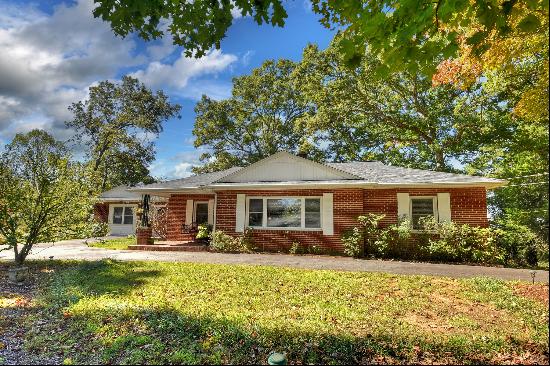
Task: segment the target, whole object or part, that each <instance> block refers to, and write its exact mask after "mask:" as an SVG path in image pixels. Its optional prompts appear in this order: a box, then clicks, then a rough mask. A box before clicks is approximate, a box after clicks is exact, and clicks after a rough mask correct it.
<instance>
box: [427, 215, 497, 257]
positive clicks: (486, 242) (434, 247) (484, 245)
mask: <svg viewBox="0 0 550 366" xmlns="http://www.w3.org/2000/svg"><path fill="white" fill-rule="evenodd" d="M426 227H427V228H429V229H431V230H433V231H434V234H435V235H434V236H433V237H431V238H429V239H428V242H427V244H426V245H424V246H422V247H421V250H422V251H424V252H425V253H428V254H429V256H428V257H429V259H431V260H436V261H447V262H471V263H495V264H496V263H498V264H500V263H503V261H504V253H503V251H502V250H501V249H500V248H499V247H498V246H497V244H496V236H495V232H493V231H492V230H491V229H489V228H479V227H474V226H470V225H466V224H464V225H457V224H455V223H452V222H444V223H433V222H430V223H428V224H427V226H426Z"/></svg>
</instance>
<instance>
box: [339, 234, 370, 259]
mask: <svg viewBox="0 0 550 366" xmlns="http://www.w3.org/2000/svg"><path fill="white" fill-rule="evenodd" d="M364 238H365V236H364V233H363V230H362V228H360V227H354V228H352V229H350V230H346V231H345V232H344V233H343V234H342V237H341V240H342V246H343V247H344V254H345V255H347V256H349V257H360V256H361V255H362V254H363V248H364V245H365V244H364Z"/></svg>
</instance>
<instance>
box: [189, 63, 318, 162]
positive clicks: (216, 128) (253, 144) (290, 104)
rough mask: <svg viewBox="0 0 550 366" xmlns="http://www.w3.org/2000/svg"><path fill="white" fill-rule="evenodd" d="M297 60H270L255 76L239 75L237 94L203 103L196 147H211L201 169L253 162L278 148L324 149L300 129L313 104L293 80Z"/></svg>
mask: <svg viewBox="0 0 550 366" xmlns="http://www.w3.org/2000/svg"><path fill="white" fill-rule="evenodd" d="M295 67H296V64H295V63H294V62H292V61H289V60H279V61H266V62H264V64H263V65H262V66H261V67H259V68H257V69H254V70H253V71H252V73H251V74H250V75H245V76H241V77H238V78H235V79H233V91H232V96H231V97H230V98H228V99H225V100H220V101H216V100H212V99H210V98H208V97H207V96H203V97H202V99H201V100H200V101H199V102H198V103H197V106H196V107H195V112H196V114H197V116H196V120H195V127H194V129H193V134H194V135H195V147H198V148H199V147H205V148H207V149H208V152H206V153H204V154H203V155H202V156H201V160H202V161H203V162H204V163H205V165H204V166H202V167H200V168H195V171H196V172H205V171H212V170H220V169H225V168H228V167H231V166H236V165H240V166H243V165H248V164H250V163H253V162H255V161H257V160H260V159H262V158H265V157H266V156H269V155H271V154H273V153H275V152H277V151H280V150H286V151H291V152H294V153H298V152H307V153H309V154H310V155H311V156H314V155H316V154H319V153H320V150H319V149H316V148H314V147H313V144H312V140H311V139H308V138H306V136H305V135H304V134H303V131H300V130H299V129H298V128H297V125H296V123H297V121H298V119H299V118H300V117H302V116H303V115H304V114H306V113H307V112H308V111H310V109H311V106H310V104H309V103H308V102H307V101H306V100H305V99H304V96H303V94H302V92H301V91H300V89H299V88H298V87H297V85H295V84H294V83H293V81H292V77H291V75H292V73H293V71H294V69H295Z"/></svg>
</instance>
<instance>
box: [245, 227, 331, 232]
mask: <svg viewBox="0 0 550 366" xmlns="http://www.w3.org/2000/svg"><path fill="white" fill-rule="evenodd" d="M247 228H249V229H252V230H255V231H262V230H265V231H321V232H322V231H323V229H321V228H309V227H263V226H247Z"/></svg>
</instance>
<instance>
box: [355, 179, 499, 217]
mask: <svg viewBox="0 0 550 366" xmlns="http://www.w3.org/2000/svg"><path fill="white" fill-rule="evenodd" d="M398 192H399V193H408V194H409V195H410V196H436V195H437V194H438V193H450V196H451V221H453V222H456V223H458V224H468V225H473V226H481V227H487V226H489V222H488V220H487V191H486V189H485V188H484V187H474V188H449V189H444V188H414V189H404V188H397V189H365V191H364V211H365V212H371V213H383V214H385V215H386V217H385V218H384V219H383V220H382V225H383V226H386V225H390V224H395V223H397V193H398Z"/></svg>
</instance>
